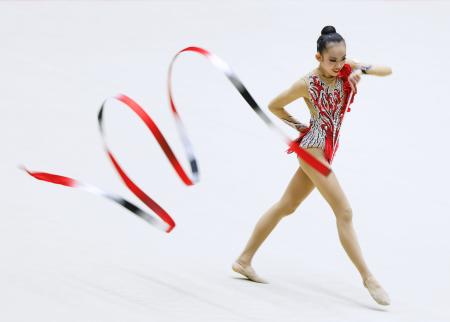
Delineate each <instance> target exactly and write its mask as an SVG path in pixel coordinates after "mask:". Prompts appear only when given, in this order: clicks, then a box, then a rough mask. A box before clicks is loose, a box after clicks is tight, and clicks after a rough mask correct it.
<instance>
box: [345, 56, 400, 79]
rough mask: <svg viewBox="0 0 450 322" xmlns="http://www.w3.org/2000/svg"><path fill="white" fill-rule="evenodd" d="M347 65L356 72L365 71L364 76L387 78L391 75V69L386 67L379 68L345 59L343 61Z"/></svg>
mask: <svg viewBox="0 0 450 322" xmlns="http://www.w3.org/2000/svg"><path fill="white" fill-rule="evenodd" d="M345 62H346V63H347V64H349V65H350V67H351V68H352V69H353V70H354V71H357V70H358V69H359V70H361V71H362V70H366V73H365V74H368V75H375V76H387V75H390V74H392V69H391V68H390V67H388V66H381V65H371V64H366V63H361V62H359V61H357V60H352V59H346V61H345Z"/></svg>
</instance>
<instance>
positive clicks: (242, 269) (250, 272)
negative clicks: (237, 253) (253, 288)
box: [231, 261, 268, 284]
mask: <svg viewBox="0 0 450 322" xmlns="http://www.w3.org/2000/svg"><path fill="white" fill-rule="evenodd" d="M231 268H232V269H233V271H235V272H236V273H239V274H242V275H244V276H245V277H247V278H248V279H249V280H251V281H253V282H257V283H264V284H267V283H268V282H267V281H266V280H265V279H263V278H261V277H259V276H258V275H257V274H256V272H255V270H254V269H253V268H252V267H251V266H250V265H245V264H241V263H240V262H239V261H235V262H234V263H233V265H232V266H231Z"/></svg>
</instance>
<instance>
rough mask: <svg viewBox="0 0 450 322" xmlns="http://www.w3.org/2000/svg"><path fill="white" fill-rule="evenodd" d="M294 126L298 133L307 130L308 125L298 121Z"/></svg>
mask: <svg viewBox="0 0 450 322" xmlns="http://www.w3.org/2000/svg"><path fill="white" fill-rule="evenodd" d="M295 128H296V129H297V131H299V132H300V133H303V132H306V131H308V129H309V126H307V125H305V124H303V123H300V124H297V125H296V126H295Z"/></svg>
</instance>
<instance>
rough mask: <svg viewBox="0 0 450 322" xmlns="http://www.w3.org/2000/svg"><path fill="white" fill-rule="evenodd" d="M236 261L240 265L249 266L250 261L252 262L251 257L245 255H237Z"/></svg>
mask: <svg viewBox="0 0 450 322" xmlns="http://www.w3.org/2000/svg"><path fill="white" fill-rule="evenodd" d="M236 262H238V263H239V264H241V265H242V266H250V265H251V263H252V259H251V258H246V257H238V258H237V259H236Z"/></svg>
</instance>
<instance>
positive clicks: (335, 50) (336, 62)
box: [316, 41, 346, 76]
mask: <svg viewBox="0 0 450 322" xmlns="http://www.w3.org/2000/svg"><path fill="white" fill-rule="evenodd" d="M345 57H346V48H345V43H344V42H343V41H341V42H333V43H329V44H328V45H327V48H326V49H325V50H324V51H323V53H322V55H321V54H320V53H319V52H318V53H316V59H317V60H318V61H319V62H320V68H321V69H322V70H323V71H325V72H326V73H327V74H328V75H331V76H337V74H338V73H339V71H340V70H341V69H342V67H343V66H344V64H345Z"/></svg>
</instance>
